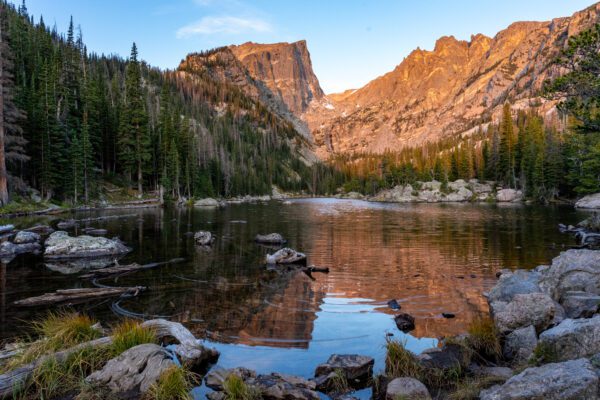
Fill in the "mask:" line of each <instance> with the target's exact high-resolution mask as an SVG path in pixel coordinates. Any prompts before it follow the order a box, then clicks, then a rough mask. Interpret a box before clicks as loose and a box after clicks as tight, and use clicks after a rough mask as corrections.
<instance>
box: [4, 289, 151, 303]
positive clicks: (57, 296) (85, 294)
mask: <svg viewBox="0 0 600 400" xmlns="http://www.w3.org/2000/svg"><path fill="white" fill-rule="evenodd" d="M143 290H146V288H145V287H144V286H133V287H106V288H104V287H102V288H82V289H61V290H57V291H55V292H53V293H45V294H43V295H41V296H35V297H28V298H26V299H23V300H18V301H15V302H14V303H13V304H14V305H15V306H20V307H32V306H42V305H48V304H56V303H65V302H69V303H73V302H82V301H87V300H92V299H98V298H103V297H113V296H121V295H131V296H136V295H137V294H138V293H139V292H141V291H143Z"/></svg>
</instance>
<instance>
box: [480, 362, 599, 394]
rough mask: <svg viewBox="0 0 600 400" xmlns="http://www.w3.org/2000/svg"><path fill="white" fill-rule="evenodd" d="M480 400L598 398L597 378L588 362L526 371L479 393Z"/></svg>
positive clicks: (565, 363)
mask: <svg viewBox="0 0 600 400" xmlns="http://www.w3.org/2000/svg"><path fill="white" fill-rule="evenodd" d="M479 398H480V399H481V400H533V399H535V400H538V399H539V400H542V399H544V400H583V399H598V376H597V375H596V372H595V371H594V367H593V366H592V364H591V363H590V361H589V360H587V359H579V360H573V361H566V362H562V363H552V364H546V365H542V366H541V367H533V368H527V369H526V370H524V371H523V372H521V373H520V374H518V375H515V376H513V377H512V378H510V379H509V380H507V381H506V382H505V383H504V384H502V385H496V386H493V387H491V388H489V389H486V390H482V391H481V393H480V395H479Z"/></svg>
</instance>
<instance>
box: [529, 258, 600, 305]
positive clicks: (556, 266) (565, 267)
mask: <svg viewBox="0 0 600 400" xmlns="http://www.w3.org/2000/svg"><path fill="white" fill-rule="evenodd" d="M539 285H540V288H541V289H542V291H543V292H545V293H547V294H549V295H550V296H551V297H552V298H553V299H555V300H556V301H558V302H560V301H561V299H562V297H563V296H564V295H565V294H566V293H567V292H572V291H581V292H586V293H592V294H598V295H600V251H595V250H579V249H577V250H568V251H565V252H562V253H560V255H559V256H558V257H555V258H554V259H553V260H552V265H551V266H550V268H548V269H547V270H545V271H544V272H543V274H542V277H541V278H540V283H539Z"/></svg>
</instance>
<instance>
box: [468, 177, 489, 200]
mask: <svg viewBox="0 0 600 400" xmlns="http://www.w3.org/2000/svg"><path fill="white" fill-rule="evenodd" d="M469 186H470V187H471V190H472V191H473V193H475V194H477V195H486V196H485V197H487V195H488V194H490V193H491V192H492V190H493V188H492V185H491V184H489V183H480V182H471V181H469Z"/></svg>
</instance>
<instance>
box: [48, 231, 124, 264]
mask: <svg viewBox="0 0 600 400" xmlns="http://www.w3.org/2000/svg"><path fill="white" fill-rule="evenodd" d="M45 245H46V250H45V252H44V257H45V258H47V259H68V258H86V257H106V256H117V255H121V254H126V253H128V252H130V251H131V249H130V248H129V247H127V246H125V245H124V244H123V243H122V242H121V241H120V240H118V239H107V238H103V237H92V236H87V235H81V236H75V237H74V236H69V234H68V233H67V232H64V231H57V232H54V233H53V234H51V235H50V236H49V237H48V239H46V243H45Z"/></svg>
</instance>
